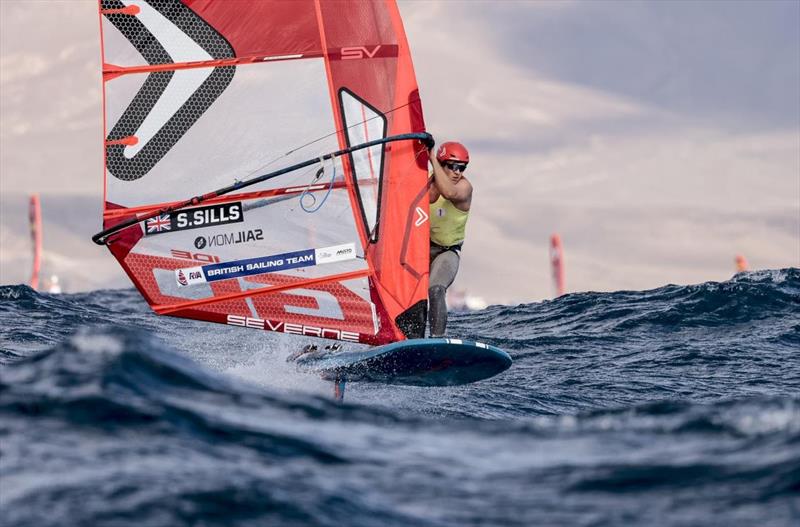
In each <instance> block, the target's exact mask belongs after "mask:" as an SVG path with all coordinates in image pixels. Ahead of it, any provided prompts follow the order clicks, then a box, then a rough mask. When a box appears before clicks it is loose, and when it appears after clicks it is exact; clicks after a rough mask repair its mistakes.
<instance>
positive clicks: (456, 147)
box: [436, 141, 469, 163]
mask: <svg viewBox="0 0 800 527" xmlns="http://www.w3.org/2000/svg"><path fill="white" fill-rule="evenodd" d="M436 159H438V160H439V162H440V163H444V162H445V161H458V162H459V163H469V152H467V149H466V148H464V145H462V144H461V143H456V142H455V141H448V142H446V143H442V144H441V145H439V150H437V151H436Z"/></svg>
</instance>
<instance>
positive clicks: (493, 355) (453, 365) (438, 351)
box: [297, 338, 512, 386]
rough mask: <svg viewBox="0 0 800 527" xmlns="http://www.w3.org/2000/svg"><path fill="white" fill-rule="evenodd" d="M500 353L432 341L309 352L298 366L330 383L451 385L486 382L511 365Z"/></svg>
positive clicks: (471, 343) (454, 341)
mask: <svg viewBox="0 0 800 527" xmlns="http://www.w3.org/2000/svg"><path fill="white" fill-rule="evenodd" d="M511 362H512V361H511V357H510V356H509V355H508V353H506V352H505V351H503V350H501V349H500V348H496V347H494V346H490V345H488V344H483V343H481V342H474V341H469V340H461V339H450V338H432V339H412V340H404V341H400V342H394V343H392V344H387V345H385V346H379V347H376V348H372V349H369V350H360V351H340V352H333V353H328V354H324V355H322V356H320V355H315V354H309V355H308V356H301V357H300V358H298V360H297V364H298V366H299V367H300V368H302V369H303V370H306V371H314V372H318V373H320V374H321V375H322V377H323V378H325V379H329V380H337V379H340V380H346V381H349V382H353V381H367V382H381V383H387V384H404V385H410V386H453V385H458V384H468V383H471V382H476V381H480V380H482V379H488V378H489V377H493V376H495V375H497V374H498V373H500V372H503V371H505V370H507V369H508V368H509V367H510V366H511Z"/></svg>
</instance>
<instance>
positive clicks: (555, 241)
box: [550, 234, 565, 296]
mask: <svg viewBox="0 0 800 527" xmlns="http://www.w3.org/2000/svg"><path fill="white" fill-rule="evenodd" d="M550 267H551V270H552V273H553V289H554V290H555V295H556V296H561V295H563V294H564V292H565V278H564V249H563V247H562V245H561V236H559V235H558V234H553V235H552V236H550Z"/></svg>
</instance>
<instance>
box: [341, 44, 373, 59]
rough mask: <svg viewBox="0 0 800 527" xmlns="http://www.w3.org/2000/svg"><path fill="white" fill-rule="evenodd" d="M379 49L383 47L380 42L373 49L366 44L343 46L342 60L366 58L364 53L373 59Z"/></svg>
mask: <svg viewBox="0 0 800 527" xmlns="http://www.w3.org/2000/svg"><path fill="white" fill-rule="evenodd" d="M379 49H381V46H380V44H379V45H377V46H375V47H374V48H373V49H372V51H370V50H368V49H367V48H366V47H365V46H351V47H347V48H342V60H349V59H363V58H365V57H364V55H366V57H367V58H370V59H371V58H374V57H375V55H376V54H377V53H378V50H379Z"/></svg>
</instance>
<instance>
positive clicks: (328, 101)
mask: <svg viewBox="0 0 800 527" xmlns="http://www.w3.org/2000/svg"><path fill="white" fill-rule="evenodd" d="M100 11H101V15H102V16H101V38H102V47H103V81H104V84H103V88H104V90H103V93H104V108H105V112H104V115H105V136H106V139H105V151H106V158H105V197H104V213H103V227H104V229H105V231H104V232H103V233H98V235H97V236H96V237H95V240H96V241H98V242H99V243H107V244H108V247H109V249H110V250H111V252H112V253H113V254H114V256H115V257H116V258H117V260H118V261H119V263H120V265H121V266H122V268H123V269H124V270H125V271H126V273H127V274H128V276H129V277H130V279H131V281H132V282H133V283H134V284H135V285H136V287H137V288H138V289H139V291H140V292H141V294H142V295H143V296H144V298H145V299H146V300H147V301H148V303H149V304H150V306H151V307H152V308H153V310H154V311H155V312H157V313H159V314H164V315H171V316H178V317H185V318H192V319H198V320H205V321H211V322H218V323H223V324H230V325H235V326H242V327H248V328H256V329H263V330H271V331H281V332H285V333H291V334H301V335H308V336H316V337H325V338H333V339H340V340H348V341H358V342H363V343H370V344H383V343H387V342H392V341H396V340H402V339H405V338H407V337H412V336H421V332H422V331H423V330H424V321H425V312H426V299H427V287H428V286H427V280H428V251H429V248H428V247H429V238H428V237H429V226H428V224H427V215H426V214H425V211H426V210H427V207H428V205H427V156H426V153H425V147H424V146H423V145H422V144H421V143H420V142H419V141H418V140H410V139H404V140H401V139H403V138H404V137H405V136H409V137H411V136H410V134H416V135H415V136H414V137H417V138H419V137H420V136H422V135H425V134H421V133H422V132H424V129H425V127H424V122H423V118H422V107H421V103H420V100H419V94H418V91H417V85H416V80H415V77H414V70H413V66H412V63H411V56H410V53H409V48H408V44H407V42H406V38H405V33H404V30H403V26H402V21H401V19H400V15H399V11H398V9H397V6H396V5H395V3H394V1H369V2H366V1H344V2H343V1H335V0H330V1H327V0H316V1H315V0H295V1H291V2H287V1H281V0H278V1H268V0H252V1H247V0H242V1H239V2H236V3H235V4H234V3H231V2H218V1H211V0H184V1H183V2H179V1H165V0H160V1H156V0H151V1H144V0H135V1H134V0H125V1H118V0H101V2H100ZM382 141H383V142H382ZM365 143H366V144H372V143H374V145H373V146H369V147H363V146H361V145H364V144H365ZM336 151H340V152H344V154H343V155H339V156H335V157H333V158H331V156H328V154H330V153H332V152H336ZM326 156H327V157H328V159H327V160H321V161H317V159H318V158H320V157H326ZM297 167H300V168H297ZM284 172H285V173H284ZM265 173H270V176H269V178H268V179H264V180H263V181H261V180H259V182H258V183H256V184H253V185H250V186H248V187H247V188H242V189H241V190H239V188H240V183H241V182H245V181H249V180H250V179H251V178H253V177H256V176H259V177H261V175H263V174H265ZM192 196H197V197H198V199H194V200H192V201H188V200H190V199H192ZM187 205H188V206H187ZM175 209H177V210H175ZM139 220H142V221H139ZM126 222H127V223H130V226H127V227H124V228H122V226H123V225H126ZM115 226H119V227H120V230H119V232H115V228H116V227H115ZM421 324H422V328H421V327H420V325H421Z"/></svg>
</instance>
